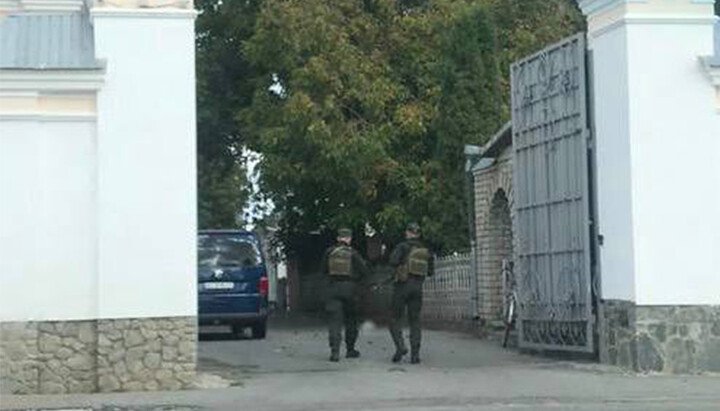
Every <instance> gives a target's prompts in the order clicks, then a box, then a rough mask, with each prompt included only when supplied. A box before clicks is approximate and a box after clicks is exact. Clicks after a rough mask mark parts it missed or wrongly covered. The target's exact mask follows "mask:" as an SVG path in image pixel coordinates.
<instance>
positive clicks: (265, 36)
mask: <svg viewBox="0 0 720 411" xmlns="http://www.w3.org/2000/svg"><path fill="white" fill-rule="evenodd" d="M579 21H580V19H579V17H578V14H577V10H576V8H574V7H573V6H572V4H571V2H570V1H569V0H477V1H452V0H413V1H397V0H335V1H332V2H328V1H325V0H274V1H273V0H266V1H265V2H264V3H263V5H262V7H261V9H260V11H259V14H258V15H257V20H256V25H255V27H254V33H253V35H252V36H251V37H250V38H249V40H247V41H246V42H245V43H244V47H243V50H244V52H245V53H246V56H247V58H248V59H249V61H250V62H251V63H252V64H253V67H254V69H255V70H256V76H255V77H253V78H254V79H255V84H254V85H255V88H254V94H253V95H252V98H253V99H252V103H251V104H250V105H248V106H246V107H245V108H244V109H242V110H239V115H238V117H237V118H238V120H239V121H240V123H241V124H242V127H243V130H244V131H245V132H246V136H247V137H248V140H247V142H248V144H250V146H251V147H253V148H254V149H255V150H257V151H259V152H261V153H262V154H263V161H262V164H261V169H262V176H263V181H262V187H263V190H264V191H265V192H267V193H270V195H271V198H272V200H273V201H274V203H275V205H276V207H277V208H278V210H279V211H280V212H281V214H282V219H281V228H282V233H283V234H284V236H285V238H286V239H287V240H288V242H289V240H290V239H291V238H292V237H293V236H301V235H302V234H303V233H306V232H308V231H313V230H317V229H323V228H332V227H337V226H339V225H350V226H354V227H356V228H362V227H364V224H365V223H369V224H370V225H372V226H373V227H375V228H376V229H378V230H379V231H381V232H383V233H384V234H385V235H389V236H391V237H397V236H398V235H400V233H401V231H402V227H403V226H404V224H406V223H407V222H408V221H410V220H416V221H420V222H421V224H422V225H423V227H424V231H425V235H426V238H428V239H429V240H430V241H431V242H432V243H433V244H434V245H435V246H436V247H437V248H438V249H440V250H445V251H447V250H457V249H461V248H464V247H466V239H467V231H466V221H467V220H466V217H465V215H466V214H465V212H466V210H465V202H464V197H463V196H464V186H463V178H464V176H463V163H464V158H463V155H462V147H463V145H464V144H482V143H483V142H484V141H486V139H487V138H488V137H489V136H490V135H492V133H493V132H494V131H495V130H496V129H497V128H498V127H499V126H500V125H501V124H502V123H503V122H504V121H505V120H506V119H507V117H508V109H507V104H508V103H507V100H508V99H507V95H508V91H507V89H508V85H507V69H506V67H507V65H508V63H509V62H510V61H512V60H514V59H515V58H517V57H518V56H520V55H522V54H526V53H528V52H530V51H533V50H534V49H536V48H538V47H540V46H542V45H544V44H546V43H549V42H551V41H555V40H558V39H560V38H562V37H563V36H565V35H567V34H570V33H572V32H573V31H575V30H577V28H578V24H579Z"/></svg>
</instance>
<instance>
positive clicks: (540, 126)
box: [511, 34, 595, 352]
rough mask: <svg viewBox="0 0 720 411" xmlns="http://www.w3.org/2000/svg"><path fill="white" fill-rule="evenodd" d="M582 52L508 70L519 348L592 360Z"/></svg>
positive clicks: (545, 55)
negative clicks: (579, 354) (577, 354)
mask: <svg viewBox="0 0 720 411" xmlns="http://www.w3.org/2000/svg"><path fill="white" fill-rule="evenodd" d="M585 50H586V47H585V36H584V34H579V35H576V36H573V37H571V38H568V39H566V40H564V41H562V42H560V43H558V44H556V45H553V46H551V47H548V48H546V49H545V50H542V51H540V52H539V53H536V54H535V55H533V56H530V57H528V58H526V59H523V60H521V61H518V62H516V63H515V64H513V66H512V71H511V75H512V79H511V80H512V123H513V156H514V157H513V160H514V169H515V171H514V190H515V206H514V207H515V212H516V233H517V235H518V241H517V249H516V255H515V259H516V265H515V267H516V276H517V277H516V278H517V281H518V298H519V302H520V304H519V312H518V314H519V321H518V326H519V337H520V339H519V343H520V346H521V347H524V348H535V349H550V350H562V351H581V352H593V350H594V338H593V335H594V334H593V331H594V324H595V321H594V317H593V302H592V294H591V293H592V290H591V283H592V274H591V244H590V203H589V198H590V197H589V196H590V192H589V190H590V184H589V169H588V154H587V153H588V142H587V140H588V138H589V137H590V135H589V131H588V126H587V125H588V117H587V108H588V103H587V93H586V82H587V77H586V56H585V54H586V51H585Z"/></svg>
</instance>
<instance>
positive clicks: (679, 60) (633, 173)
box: [579, 0, 720, 305]
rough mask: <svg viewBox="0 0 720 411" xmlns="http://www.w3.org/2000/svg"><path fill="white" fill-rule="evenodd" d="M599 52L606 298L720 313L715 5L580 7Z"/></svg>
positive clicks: (604, 0)
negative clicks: (715, 307) (711, 64)
mask: <svg viewBox="0 0 720 411" xmlns="http://www.w3.org/2000/svg"><path fill="white" fill-rule="evenodd" d="M579 3H580V6H581V8H582V9H583V12H584V13H585V14H586V15H587V17H588V37H589V44H590V48H591V50H592V52H593V61H594V66H593V72H594V77H593V81H594V90H595V103H594V104H595V112H594V115H595V124H596V138H597V146H598V147H597V148H598V150H597V156H598V157H597V160H598V186H599V187H598V188H599V190H598V191H599V192H598V201H599V212H600V234H601V235H603V237H604V244H603V246H602V247H601V258H602V270H603V272H602V282H603V284H602V285H603V297H604V298H606V299H622V300H629V301H635V302H636V303H637V304H641V305H666V304H667V305H685V304H688V305H689V304H720V292H719V291H718V290H720V212H719V211H720V114H718V112H717V110H716V106H715V96H714V93H715V91H714V88H713V85H712V83H711V81H710V80H709V78H708V76H707V75H706V73H705V71H704V70H703V69H702V65H701V64H699V57H701V56H708V55H711V54H713V38H714V35H713V25H714V23H715V20H716V18H715V17H714V13H713V1H712V0H710V1H708V0H580V1H579Z"/></svg>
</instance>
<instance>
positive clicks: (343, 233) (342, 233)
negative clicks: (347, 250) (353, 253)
mask: <svg viewBox="0 0 720 411" xmlns="http://www.w3.org/2000/svg"><path fill="white" fill-rule="evenodd" d="M337 236H338V237H352V230H351V229H349V228H345V227H343V228H341V229H339V230H338V231H337Z"/></svg>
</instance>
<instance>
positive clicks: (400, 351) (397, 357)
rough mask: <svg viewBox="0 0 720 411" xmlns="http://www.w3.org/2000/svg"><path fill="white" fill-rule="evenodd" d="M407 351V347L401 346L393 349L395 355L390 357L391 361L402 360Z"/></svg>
mask: <svg viewBox="0 0 720 411" xmlns="http://www.w3.org/2000/svg"><path fill="white" fill-rule="evenodd" d="M407 353H408V350H407V348H405V347H401V348H397V349H396V350H395V355H393V357H392V362H395V363H398V362H400V361H402V358H403V357H404V356H405V355H406V354H407Z"/></svg>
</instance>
